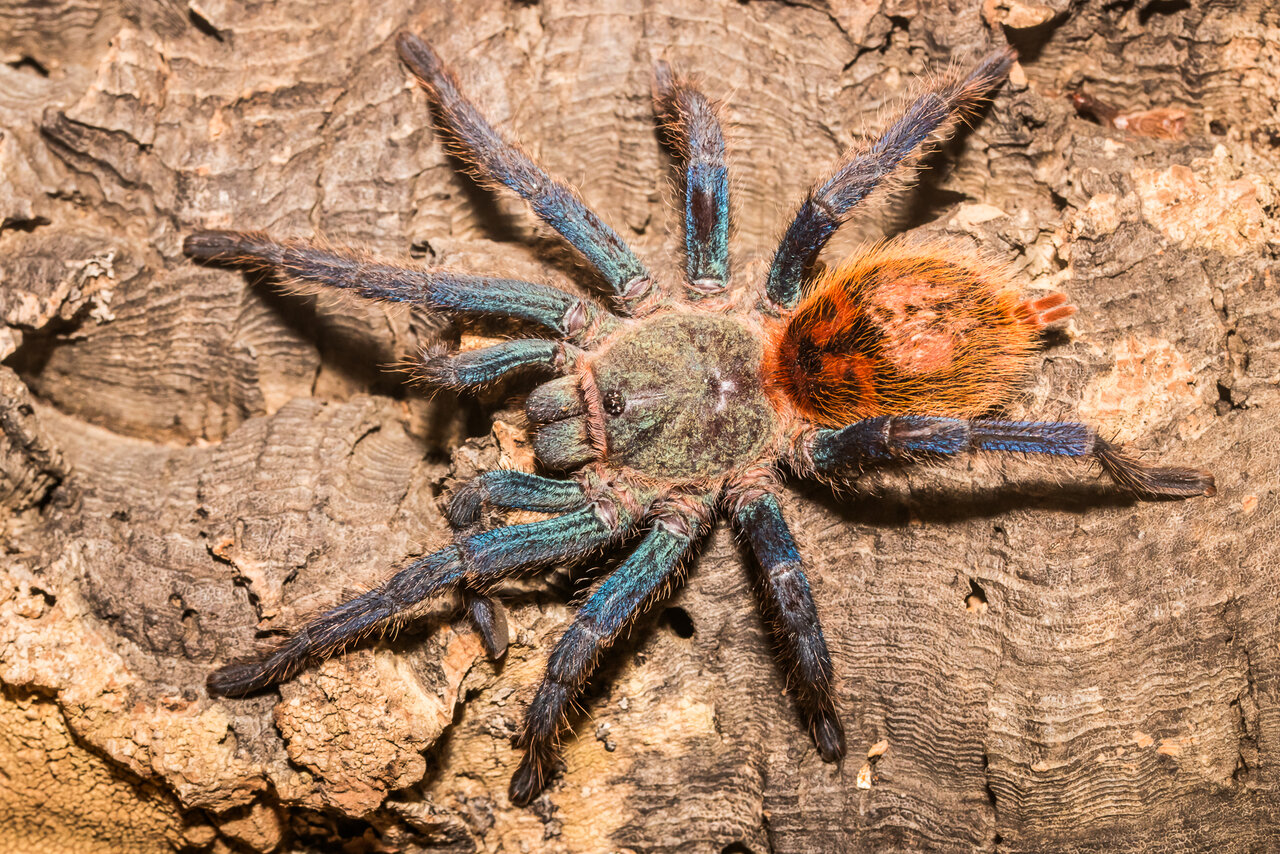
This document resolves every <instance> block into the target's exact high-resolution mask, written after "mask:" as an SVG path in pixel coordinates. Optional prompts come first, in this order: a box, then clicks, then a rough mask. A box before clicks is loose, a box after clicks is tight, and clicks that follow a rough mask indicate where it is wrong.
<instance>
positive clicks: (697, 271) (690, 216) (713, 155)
mask: <svg viewBox="0 0 1280 854" xmlns="http://www.w3.org/2000/svg"><path fill="white" fill-rule="evenodd" d="M654 77H655V80H654V100H655V101H656V102H657V107H658V112H659V114H660V115H661V116H663V117H664V118H665V119H666V123H667V130H668V132H669V135H670V138H671V142H672V145H673V146H674V147H675V149H676V151H677V152H678V153H679V155H680V156H681V158H682V159H683V160H684V174H683V176H682V178H683V180H682V184H683V187H684V250H685V273H686V275H687V276H688V287H689V290H690V291H691V296H693V297H695V298H696V297H700V296H707V295H709V294H716V293H719V292H720V291H723V290H724V289H725V286H726V285H727V284H728V281H729V172H728V170H727V169H726V168H725V162H724V133H723V132H722V131H721V130H720V120H719V119H718V118H717V117H716V111H715V108H714V107H713V106H712V104H711V102H710V101H708V100H707V99H706V97H705V96H704V95H703V94H702V93H701V92H699V91H697V90H696V89H694V88H693V87H692V86H690V85H689V84H688V83H686V82H684V81H676V80H675V79H674V78H673V77H672V74H671V68H670V66H668V65H667V64H666V63H665V62H659V63H658V64H657V65H656V66H655V67H654Z"/></svg>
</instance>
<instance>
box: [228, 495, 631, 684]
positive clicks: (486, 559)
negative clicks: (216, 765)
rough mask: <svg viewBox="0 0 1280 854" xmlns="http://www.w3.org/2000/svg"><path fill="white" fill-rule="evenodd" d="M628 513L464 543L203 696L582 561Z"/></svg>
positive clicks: (515, 528)
mask: <svg viewBox="0 0 1280 854" xmlns="http://www.w3.org/2000/svg"><path fill="white" fill-rule="evenodd" d="M628 506H629V505H628V504H627V503H626V502H621V501H615V500H613V499H610V498H608V497H604V496H602V497H599V498H597V499H596V500H595V501H593V502H592V503H591V504H589V505H587V506H585V507H583V508H581V509H579V510H577V511H575V512H572V513H566V514H565V515H563V516H557V517H555V518H552V519H545V520H542V521H538V522H530V523H528V524H525V525H510V526H508V527H505V528H494V529H492V530H489V531H482V532H480V533H478V534H472V535H470V536H467V537H463V538H461V539H459V540H458V541H456V542H455V543H454V544H453V545H450V546H446V547H445V548H443V549H440V550H439V551H435V552H432V553H431V554H429V555H427V556H426V557H423V558H421V559H420V560H417V561H414V562H413V563H412V564H410V565H409V566H407V567H405V568H404V569H402V570H400V571H399V572H397V573H396V574H395V575H393V576H392V577H391V578H390V580H388V581H387V582H386V583H384V584H382V585H381V586H379V587H376V588H374V589H373V590H370V591H369V592H367V593H363V594H361V595H359V596H356V597H355V598H353V599H350V600H348V601H346V602H344V603H342V604H341V605H339V606H338V607H336V608H334V609H332V610H331V611H328V612H326V613H325V614H322V615H321V616H319V617H317V618H316V619H314V620H312V621H311V622H309V623H307V624H306V625H305V626H303V627H302V628H301V629H300V630H299V631H298V632H296V633H295V634H294V635H293V636H292V637H290V638H289V639H288V640H286V641H285V642H284V643H283V644H281V645H280V646H279V647H277V648H276V649H275V650H274V651H273V652H271V653H270V654H269V655H267V656H266V657H264V658H261V659H258V660H254V661H244V662H237V663H234V664H229V665H227V666H226V667H223V668H220V669H219V670H216V671H214V672H213V673H211V674H210V675H209V680H208V683H209V690H210V691H213V692H214V693H218V694H226V695H232V696H238V695H241V694H247V693H250V692H252V691H257V690H260V689H262V688H266V687H268V686H270V685H273V684H275V683H277V682H282V681H284V680H286V679H289V678H290V677H292V676H293V675H294V674H296V673H297V672H298V671H299V670H301V669H302V668H303V667H304V666H306V664H307V663H308V662H310V661H313V660H315V659H319V658H325V657H327V656H330V655H332V654H334V653H335V652H338V651H340V650H342V649H344V648H345V647H346V646H348V645H349V644H351V643H354V642H356V641H358V640H360V639H361V638H364V637H367V636H369V635H374V634H383V633H386V632H388V631H393V630H394V629H396V628H398V627H399V626H400V625H401V624H402V623H403V622H404V621H405V620H406V619H407V616H408V612H409V609H411V608H412V607H413V606H415V605H417V604H418V603H420V602H423V601H425V600H427V599H431V598H433V597H435V596H438V595H440V594H442V593H444V592H446V591H447V590H450V589H452V588H453V587H455V586H457V585H467V586H468V587H470V588H472V589H474V588H478V587H483V586H485V585H488V584H491V583H493V582H495V581H497V580H498V579H500V578H502V577H504V576H506V575H509V574H510V573H512V572H514V571H516V570H518V569H523V568H526V567H535V566H542V565H545V564H549V563H555V562H558V561H566V560H577V559H580V558H582V557H585V556H586V555H588V554H591V553H592V552H594V551H596V550H597V549H599V548H601V547H603V546H605V545H607V544H609V543H610V542H612V541H613V540H614V539H615V538H617V537H618V536H620V535H621V534H622V533H624V532H625V531H626V530H627V529H629V528H630V527H631V526H632V525H634V524H635V520H636V514H635V513H634V512H631V511H628V510H627V509H626V508H627V507H628Z"/></svg>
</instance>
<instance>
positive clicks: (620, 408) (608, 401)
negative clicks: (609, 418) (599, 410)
mask: <svg viewBox="0 0 1280 854" xmlns="http://www.w3.org/2000/svg"><path fill="white" fill-rule="evenodd" d="M626 408H627V402H626V401H625V400H623V399H622V392H620V391H618V390H617V389H616V388H614V389H610V390H609V391H607V392H605V393H604V411H605V412H607V413H609V414H610V415H621V414H622V413H623V412H625V411H626Z"/></svg>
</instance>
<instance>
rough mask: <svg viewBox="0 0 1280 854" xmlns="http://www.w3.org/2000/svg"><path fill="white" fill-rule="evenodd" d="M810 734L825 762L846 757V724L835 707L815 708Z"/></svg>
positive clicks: (837, 760)
mask: <svg viewBox="0 0 1280 854" xmlns="http://www.w3.org/2000/svg"><path fill="white" fill-rule="evenodd" d="M809 734H810V735H811V736H812V737H813V743H814V745H815V746H816V747H817V748H818V755H819V756H821V757H822V761H823V762H839V761H840V760H841V759H843V758H844V754H845V743H844V725H843V724H841V723H840V718H839V717H837V716H836V714H835V710H834V709H828V708H823V707H819V708H816V709H814V711H813V714H812V717H810V719H809Z"/></svg>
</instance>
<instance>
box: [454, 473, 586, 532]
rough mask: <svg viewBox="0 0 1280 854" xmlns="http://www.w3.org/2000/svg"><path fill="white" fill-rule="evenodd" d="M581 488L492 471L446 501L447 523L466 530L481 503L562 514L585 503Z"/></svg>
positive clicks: (475, 518)
mask: <svg viewBox="0 0 1280 854" xmlns="http://www.w3.org/2000/svg"><path fill="white" fill-rule="evenodd" d="M586 501H587V496H586V493H585V492H584V491H583V489H582V487H581V486H579V485H578V484H577V483H576V482H574V481H572V480H556V479H554V478H550V477H541V476H539V475H536V474H529V473H528V472H523V471H513V470H509V469H495V470H494V471H490V472H485V473H484V474H482V475H480V476H479V477H476V478H473V479H472V480H469V481H467V482H466V483H465V484H463V485H462V486H460V487H458V488H457V489H456V490H454V492H453V495H452V496H451V497H450V499H449V508H448V511H447V512H448V516H449V523H450V524H452V525H454V526H455V527H458V528H466V527H469V526H471V525H474V524H476V523H477V522H479V521H480V513H481V511H482V510H483V509H484V505H485V504H491V505H493V506H495V507H503V508H510V509H513V510H534V511H537V512H539V513H565V512H568V511H570V510H577V509H578V508H579V507H581V506H583V505H584V504H586Z"/></svg>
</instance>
